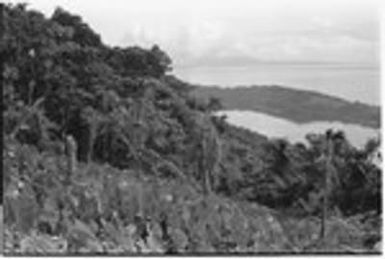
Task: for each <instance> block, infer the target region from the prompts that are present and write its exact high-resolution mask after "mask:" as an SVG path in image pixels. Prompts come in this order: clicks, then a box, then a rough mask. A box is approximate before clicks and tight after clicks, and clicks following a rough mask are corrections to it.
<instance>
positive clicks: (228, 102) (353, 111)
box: [194, 85, 381, 129]
mask: <svg viewBox="0 0 385 259" xmlns="http://www.w3.org/2000/svg"><path fill="white" fill-rule="evenodd" d="M194 94H195V95H196V96H197V97H198V98H204V99H210V98H217V99H220V100H221V102H222V104H223V108H224V109H227V110H251V111H257V112H262V113H265V114H269V115H272V116H277V117H281V118H285V119H289V120H291V121H294V122H296V123H308V122H314V121H340V122H343V123H349V124H359V125H362V126H366V127H371V128H376V129H378V128H380V121H381V116H380V107H378V106H374V105H368V104H364V103H360V102H350V101H347V100H343V99H341V98H337V97H333V96H329V95H325V94H321V93H316V92H312V91H304V90H296V89H291V88H287V87H282V86H275V85H273V86H250V87H237V88H220V87H198V88H196V89H195V90H194Z"/></svg>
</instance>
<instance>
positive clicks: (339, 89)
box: [174, 65, 380, 105]
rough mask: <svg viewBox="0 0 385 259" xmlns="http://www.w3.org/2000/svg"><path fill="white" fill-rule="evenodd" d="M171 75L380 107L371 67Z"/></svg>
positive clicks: (263, 68) (374, 71)
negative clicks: (307, 92) (272, 87)
mask: <svg viewBox="0 0 385 259" xmlns="http://www.w3.org/2000/svg"><path fill="white" fill-rule="evenodd" d="M174 72H175V74H176V75H177V76H179V77H180V78H182V79H184V80H186V81H188V82H190V83H197V84H203V85H217V86H221V87H236V86H239V85H242V86H245V85H247V86H249V85H274V84H275V85H282V86H287V87H292V88H296V89H301V90H311V91H317V92H321V93H325V94H329V95H334V96H337V97H341V98H344V99H347V100H351V101H360V102H364V103H368V104H374V105H379V104H380V70H379V68H373V67H352V66H350V67H342V66H335V65H334V66H321V65H308V66H304V65H263V66H262V65H261V66H254V67H241V68H239V67H236V68H234V67H219V68H218V67H199V68H179V69H178V68H176V69H175V71H174Z"/></svg>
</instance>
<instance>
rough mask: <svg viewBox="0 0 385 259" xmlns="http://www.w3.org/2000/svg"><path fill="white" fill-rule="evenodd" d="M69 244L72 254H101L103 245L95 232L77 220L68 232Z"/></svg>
mask: <svg viewBox="0 0 385 259" xmlns="http://www.w3.org/2000/svg"><path fill="white" fill-rule="evenodd" d="M68 244H69V247H70V252H72V253H101V252H103V247H102V244H101V243H100V242H99V241H98V240H97V238H96V236H95V234H94V233H93V231H92V230H91V229H90V228H89V227H88V226H87V225H86V224H85V223H83V222H82V221H80V220H76V219H75V222H74V223H73V225H72V226H70V228H69V231H68Z"/></svg>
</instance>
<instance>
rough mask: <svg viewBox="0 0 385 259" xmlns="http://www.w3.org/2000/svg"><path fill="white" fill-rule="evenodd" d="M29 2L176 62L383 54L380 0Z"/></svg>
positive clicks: (364, 58)
mask: <svg viewBox="0 0 385 259" xmlns="http://www.w3.org/2000/svg"><path fill="white" fill-rule="evenodd" d="M11 2H19V1H16V0H13V1H11ZM22 2H27V3H30V7H31V8H34V9H37V10H40V11H42V12H44V13H45V14H47V15H51V14H52V12H53V10H54V9H55V7H56V6H61V7H63V8H64V9H66V10H69V11H71V12H73V13H76V14H79V15H81V16H82V17H83V19H84V21H86V22H87V23H89V24H90V26H91V27H92V28H93V29H94V30H95V31H96V32H98V33H100V34H101V36H102V39H103V41H104V42H105V43H107V44H109V45H119V46H131V45H140V46H144V47H150V46H151V45H152V44H154V43H157V44H159V45H160V47H161V48H163V49H165V50H166V51H167V52H168V53H169V54H170V56H171V57H172V59H173V61H174V67H175V66H177V67H184V66H202V65H206V66H222V65H226V66H228V65H248V64H254V63H256V62H261V61H265V62H282V63H284V62H312V63H313V62H315V63H318V62H320V63H348V64H362V65H377V64H378V62H379V6H378V4H379V2H378V1H376V0H307V1H299V0H267V1H264V0H258V1H256V0H215V1H214V0H137V1H130V0H110V1H96V0H24V1H22Z"/></svg>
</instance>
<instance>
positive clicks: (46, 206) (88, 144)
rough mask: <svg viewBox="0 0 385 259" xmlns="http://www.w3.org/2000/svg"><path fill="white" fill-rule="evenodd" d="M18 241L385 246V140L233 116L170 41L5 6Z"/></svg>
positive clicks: (8, 240)
mask: <svg viewBox="0 0 385 259" xmlns="http://www.w3.org/2000/svg"><path fill="white" fill-rule="evenodd" d="M2 15H3V23H2V32H3V33H2V39H1V41H0V44H1V48H0V51H1V57H2V60H3V77H2V85H3V102H2V103H3V105H2V108H3V143H4V146H3V182H4V184H3V190H2V194H3V198H4V199H3V208H4V227H5V229H4V252H5V253H7V254H45V255H46V254H66V255H71V254H106V253H108V254H136V253H150V254H178V253H179V254H210V253H215V254H220V253H324V252H329V253H330V252H334V253H375V252H379V250H378V249H379V242H380V240H381V232H380V229H381V215H382V211H381V169H380V168H378V167H377V166H375V165H374V164H373V163H372V162H371V161H372V158H373V156H375V155H376V151H377V150H378V147H379V144H380V143H379V140H376V139H373V140H370V141H368V143H367V145H366V146H365V148H362V149H358V148H356V147H354V146H352V145H350V143H349V140H348V139H346V138H345V136H344V134H343V132H334V131H328V132H325V134H318V135H317V134H311V133H309V135H308V137H307V143H289V142H287V141H285V140H282V139H268V138H267V137H265V136H262V135H260V134H258V133H254V132H251V131H248V130H245V129H241V128H237V127H234V126H232V125H230V124H228V123H227V122H226V118H225V117H216V116H214V115H213V114H214V111H217V110H218V109H221V103H220V101H219V100H217V99H211V100H209V101H206V100H202V99H200V98H197V97H196V96H195V95H194V94H193V93H192V92H193V91H194V89H196V86H194V85H192V84H190V83H187V82H183V81H181V80H179V79H178V78H176V77H175V76H173V75H172V61H171V58H170V57H169V56H168V55H167V54H166V53H165V52H164V51H163V50H162V49H161V48H159V47H158V46H157V45H154V46H153V47H152V48H150V49H144V48H141V47H137V46H130V47H110V46H107V45H106V44H104V43H103V42H102V40H101V37H100V35H98V34H97V33H96V32H94V31H93V30H92V29H91V28H90V27H89V26H88V25H87V24H86V23H85V22H84V21H83V20H82V18H81V17H80V16H78V15H75V14H71V13H69V12H67V11H65V10H63V9H61V8H57V9H56V10H55V12H54V13H53V14H52V16H51V17H45V16H44V15H43V14H41V13H40V12H38V11H34V10H30V9H29V8H27V6H26V5H22V4H19V5H10V4H9V5H4V6H2Z"/></svg>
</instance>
